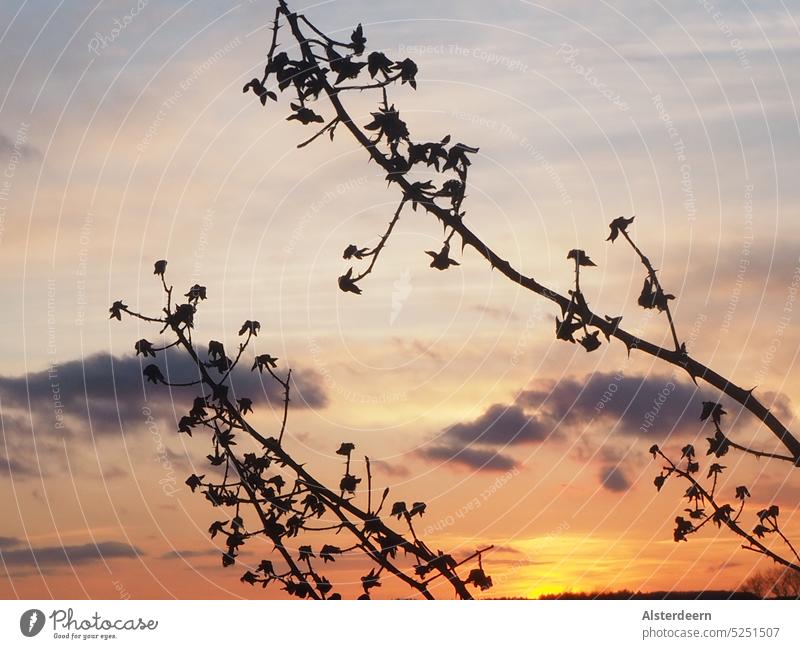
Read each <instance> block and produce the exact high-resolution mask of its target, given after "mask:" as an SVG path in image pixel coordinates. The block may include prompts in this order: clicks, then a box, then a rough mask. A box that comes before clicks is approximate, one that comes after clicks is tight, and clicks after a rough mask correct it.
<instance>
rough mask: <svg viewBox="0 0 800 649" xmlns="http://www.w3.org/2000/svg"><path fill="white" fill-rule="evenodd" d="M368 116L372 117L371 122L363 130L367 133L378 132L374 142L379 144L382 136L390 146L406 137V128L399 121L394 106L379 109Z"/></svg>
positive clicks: (403, 123)
mask: <svg viewBox="0 0 800 649" xmlns="http://www.w3.org/2000/svg"><path fill="white" fill-rule="evenodd" d="M370 115H372V121H371V122H370V123H369V124H367V125H365V126H364V128H365V129H366V130H367V131H377V132H378V135H377V138H376V140H375V141H376V142H379V141H380V140H381V138H382V137H384V136H385V137H386V140H387V141H388V142H389V143H390V144H391V143H393V142H397V141H398V140H400V139H405V138H407V137H408V127H407V126H406V123H405V122H404V121H403V120H402V119H400V113H399V112H398V111H397V109H395V107H394V104H392V106H390V107H389V108H383V107H380V108H379V109H378V112H377V113H370Z"/></svg>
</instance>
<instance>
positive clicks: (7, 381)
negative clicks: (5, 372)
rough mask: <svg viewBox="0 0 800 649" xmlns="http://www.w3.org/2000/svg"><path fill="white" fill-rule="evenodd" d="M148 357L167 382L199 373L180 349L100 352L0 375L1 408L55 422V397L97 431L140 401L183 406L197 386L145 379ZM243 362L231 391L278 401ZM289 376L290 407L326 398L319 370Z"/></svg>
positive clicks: (115, 424) (110, 428) (275, 388)
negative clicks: (150, 353)
mask: <svg viewBox="0 0 800 649" xmlns="http://www.w3.org/2000/svg"><path fill="white" fill-rule="evenodd" d="M151 362H155V364H156V365H158V366H159V367H160V369H161V371H162V372H163V373H164V375H165V376H166V377H167V380H169V381H171V382H182V383H185V382H190V381H194V380H197V379H198V378H199V372H198V370H197V368H196V367H195V366H194V365H193V363H192V360H191V359H190V358H189V357H188V356H186V355H185V354H178V353H176V352H171V353H170V352H167V353H166V355H163V354H162V355H160V356H159V358H157V359H155V361H154V360H153V359H149V358H148V359H143V358H142V357H135V356H122V357H119V356H112V355H110V354H106V353H100V354H94V355H92V356H88V357H86V358H84V359H76V360H71V361H68V362H66V363H62V364H60V365H57V366H54V367H52V368H50V369H45V370H41V371H39V372H31V373H29V374H27V375H24V376H15V377H9V376H0V398H1V399H2V402H3V406H4V408H17V409H20V410H24V411H27V410H28V408H30V409H31V410H32V411H33V412H48V411H49V413H50V414H51V419H52V420H53V422H54V423H55V421H56V415H55V412H54V408H55V407H56V405H58V404H57V402H60V406H61V408H62V409H63V415H64V416H66V417H78V418H81V419H84V418H87V417H91V420H92V422H93V424H94V425H95V426H96V427H97V431H96V432H97V433H100V434H103V433H110V432H114V429H115V428H116V429H117V430H118V429H119V426H120V423H121V422H123V423H124V421H125V420H128V419H136V420H139V421H141V420H142V419H143V416H142V407H143V406H145V405H147V406H148V407H150V408H151V409H153V408H154V407H158V406H163V405H172V404H173V403H174V404H176V407H177V408H178V410H179V411H181V412H182V411H183V410H185V409H188V407H189V406H190V405H191V399H192V398H193V397H194V396H196V394H198V393H199V387H190V388H171V389H170V388H168V387H166V386H163V385H153V384H151V383H146V382H145V379H144V377H143V376H142V370H143V368H144V367H145V366H147V365H149V364H150V363H151ZM242 363H243V365H242V367H241V368H240V369H239V371H236V372H235V373H234V375H233V376H232V381H231V383H232V387H233V391H234V393H235V395H237V396H239V397H243V396H246V397H248V398H250V399H252V400H253V403H254V404H255V405H263V404H278V403H281V400H282V398H283V393H282V388H281V386H279V385H278V384H277V383H276V382H275V381H273V380H272V379H271V378H270V377H268V376H266V375H261V374H259V373H258V372H250V371H248V370H249V369H250V368H249V367H246V368H245V367H244V364H245V363H246V361H244V360H243V361H242ZM212 372H214V370H212ZM292 378H293V380H294V386H293V388H294V398H293V400H292V405H293V406H294V407H312V408H319V407H323V406H325V404H326V403H327V399H326V395H325V390H324V387H323V382H322V378H321V377H320V376H319V374H317V373H315V372H313V371H311V372H303V371H298V372H296V373H293V374H292ZM154 415H157V413H154Z"/></svg>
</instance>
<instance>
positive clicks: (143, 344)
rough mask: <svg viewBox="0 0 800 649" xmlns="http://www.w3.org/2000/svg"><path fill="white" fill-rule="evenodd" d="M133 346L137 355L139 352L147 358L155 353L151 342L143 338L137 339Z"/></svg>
mask: <svg viewBox="0 0 800 649" xmlns="http://www.w3.org/2000/svg"><path fill="white" fill-rule="evenodd" d="M133 348H134V349H135V350H136V355H137V356H138V355H139V354H141V355H142V356H144V357H145V358H147V357H148V356H153V357H155V355H156V352H155V350H154V349H153V343H151V342H150V341H149V340H145V339H144V338H142V339H141V340H137V341H136V343H135V344H134V346H133Z"/></svg>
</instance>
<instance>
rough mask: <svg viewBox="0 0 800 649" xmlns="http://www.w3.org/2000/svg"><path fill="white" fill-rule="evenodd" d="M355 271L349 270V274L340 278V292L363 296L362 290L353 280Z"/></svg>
mask: <svg viewBox="0 0 800 649" xmlns="http://www.w3.org/2000/svg"><path fill="white" fill-rule="evenodd" d="M352 277H353V269H352V268H349V269H348V270H347V272H346V273H345V274H344V275H342V276H341V277H339V280H338V281H339V290H341V291H344V292H345V293H355V294H356V295H361V289H360V288H359V286H358V284H356V283H355V282H354V281H353V279H352Z"/></svg>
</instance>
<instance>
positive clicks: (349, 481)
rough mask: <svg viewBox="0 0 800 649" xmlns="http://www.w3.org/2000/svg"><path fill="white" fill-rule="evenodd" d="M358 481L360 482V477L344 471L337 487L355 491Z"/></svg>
mask: <svg viewBox="0 0 800 649" xmlns="http://www.w3.org/2000/svg"><path fill="white" fill-rule="evenodd" d="M359 482H361V478H356V477H355V476H354V475H352V474H350V473H346V474H345V476H344V477H343V478H342V480H341V482H340V483H339V488H340V489H341V490H342V491H346V492H348V493H355V491H356V487H357V486H358V483H359Z"/></svg>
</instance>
